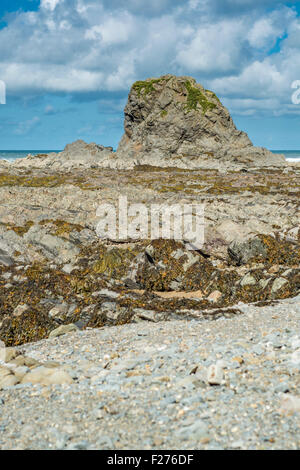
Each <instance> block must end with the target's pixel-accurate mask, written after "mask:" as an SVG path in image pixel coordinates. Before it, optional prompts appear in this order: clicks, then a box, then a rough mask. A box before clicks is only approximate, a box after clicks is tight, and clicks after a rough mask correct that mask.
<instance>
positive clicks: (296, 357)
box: [291, 349, 300, 366]
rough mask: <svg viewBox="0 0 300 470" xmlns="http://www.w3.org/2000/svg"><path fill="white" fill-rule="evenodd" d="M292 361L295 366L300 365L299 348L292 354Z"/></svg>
mask: <svg viewBox="0 0 300 470" xmlns="http://www.w3.org/2000/svg"><path fill="white" fill-rule="evenodd" d="M291 363H292V364H294V365H295V366H300V349H297V350H296V351H294V352H293V353H292V354H291Z"/></svg>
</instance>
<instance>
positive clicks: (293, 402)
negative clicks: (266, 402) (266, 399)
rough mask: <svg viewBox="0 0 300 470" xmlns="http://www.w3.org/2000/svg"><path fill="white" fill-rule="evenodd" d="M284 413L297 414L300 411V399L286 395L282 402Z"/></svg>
mask: <svg viewBox="0 0 300 470" xmlns="http://www.w3.org/2000/svg"><path fill="white" fill-rule="evenodd" d="M280 411H281V412H282V413H288V414H289V413H296V412H299V411H300V398H299V397H296V396H294V395H284V397H283V398H282V401H281V408H280Z"/></svg>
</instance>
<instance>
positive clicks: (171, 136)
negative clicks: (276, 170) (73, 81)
mask: <svg viewBox="0 0 300 470" xmlns="http://www.w3.org/2000/svg"><path fill="white" fill-rule="evenodd" d="M124 129H125V134H124V136H123V138H122V140H121V142H120V144H119V147H118V151H117V154H118V156H119V157H120V158H123V159H124V158H127V159H128V160H129V161H130V160H134V161H137V162H139V163H143V164H151V165H158V166H179V167H186V168H196V167H200V168H201V167H204V168H217V167H218V168H220V166H221V165H222V166H224V167H226V166H228V164H230V165H231V166H234V165H237V166H238V165H247V166H249V165H255V166H281V165H284V164H285V159H284V157H283V156H279V155H274V154H272V153H271V152H269V151H268V150H266V149H264V148H259V147H254V146H253V144H252V142H251V141H250V139H249V138H248V136H247V134H246V133H245V132H242V131H239V130H238V129H237V128H236V127H235V125H234V123H233V120H232V118H231V116H230V114H229V112H228V110H227V109H226V108H225V107H224V106H223V105H222V103H221V102H220V100H219V99H218V97H217V96H216V95H215V93H213V92H212V91H210V90H206V89H204V88H203V86H202V85H200V84H199V83H196V81H195V80H194V79H193V78H192V77H184V76H183V77H176V76H174V75H165V76H162V77H160V78H157V79H148V80H146V81H144V82H142V81H139V82H136V83H134V84H133V86H132V88H131V91H130V93H129V97H128V102H127V105H126V107H125V121H124Z"/></svg>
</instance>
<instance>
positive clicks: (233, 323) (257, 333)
mask: <svg viewBox="0 0 300 470" xmlns="http://www.w3.org/2000/svg"><path fill="white" fill-rule="evenodd" d="M238 308H239V309H240V310H241V311H242V312H243V315H241V316H238V317H234V318H230V319H225V318H223V319H222V318H221V319H218V320H215V321H210V320H204V321H196V320H191V321H170V322H161V323H155V324H154V323H152V322H147V321H144V322H140V323H136V324H130V325H123V326H113V327H104V328H101V329H91V330H86V331H72V332H70V333H68V334H66V335H64V336H60V337H57V338H51V339H48V340H43V341H40V342H38V343H31V344H27V345H25V346H22V347H20V348H19V349H21V350H22V352H23V353H24V354H26V356H29V357H32V358H34V359H36V360H38V361H40V362H43V361H44V362H45V361H56V362H59V363H60V364H61V365H63V367H64V370H65V371H66V372H68V373H69V374H70V376H71V377H72V378H73V383H72V384H64V385H51V386H43V385H39V384H37V385H32V384H23V385H20V384H19V385H16V386H12V387H7V388H5V389H3V390H2V391H0V449H69V450H73V449H78V450H80V449H124V450H125V449H299V447H300V432H299V425H300V393H299V386H300V359H299V358H300V296H298V297H296V298H294V299H288V300H285V301H281V302H277V303H275V302H274V305H272V306H266V307H258V306H255V305H244V304H239V305H238ZM212 371H213V372H214V373H216V374H217V380H208V377H210V374H211V373H212ZM209 381H210V382H211V384H210V383H208V382H209Z"/></svg>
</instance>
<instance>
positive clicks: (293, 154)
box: [0, 150, 300, 162]
mask: <svg viewBox="0 0 300 470" xmlns="http://www.w3.org/2000/svg"><path fill="white" fill-rule="evenodd" d="M51 152H55V153H58V152H61V150H0V159H2V160H8V161H13V160H16V159H17V158H25V157H26V156H27V155H28V154H29V153H30V154H31V155H38V154H39V153H51ZM271 152H273V153H283V154H284V155H285V158H286V159H287V160H288V161H289V162H294V161H296V162H300V150H271Z"/></svg>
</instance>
